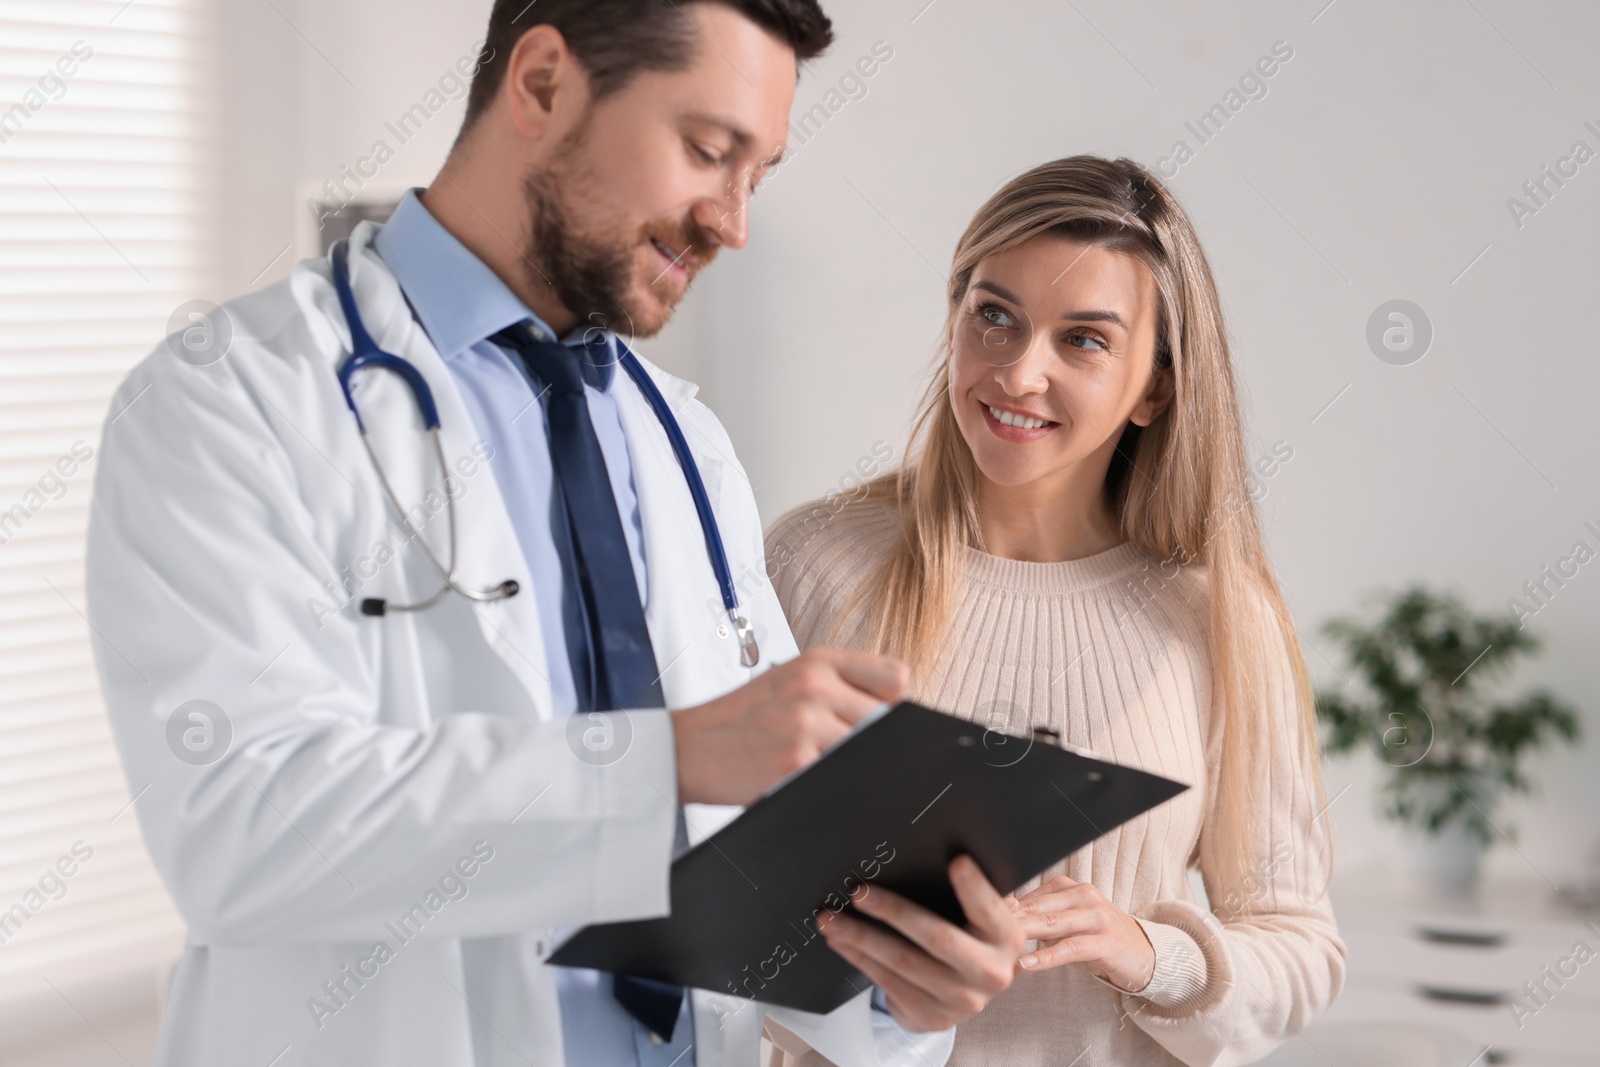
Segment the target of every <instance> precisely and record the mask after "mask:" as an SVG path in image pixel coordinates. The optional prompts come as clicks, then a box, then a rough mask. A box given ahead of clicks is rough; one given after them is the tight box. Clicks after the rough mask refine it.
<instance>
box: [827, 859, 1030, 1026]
mask: <svg viewBox="0 0 1600 1067" xmlns="http://www.w3.org/2000/svg"><path fill="white" fill-rule="evenodd" d="M950 884H951V885H952V886H954V887H955V891H956V898H957V899H958V900H960V901H961V909H962V910H963V911H964V912H965V913H966V916H967V925H966V926H965V927H960V926H956V925H954V924H952V923H949V922H946V921H945V920H944V919H941V918H940V917H939V916H937V915H935V914H934V913H933V912H931V911H928V910H927V909H926V908H922V907H919V906H918V905H916V904H913V903H911V901H909V900H907V899H906V898H905V897H902V896H900V895H899V894H897V893H891V892H889V891H888V890H887V889H880V888H878V887H876V886H867V887H865V888H864V889H862V890H861V892H860V893H858V894H856V895H855V896H853V897H852V898H851V901H852V903H854V904H855V906H856V908H857V909H858V910H860V911H861V912H863V913H865V914H867V915H870V916H871V917H872V918H874V919H877V920H878V921H880V922H882V923H885V924H886V925H888V926H890V927H891V928H892V930H893V931H898V933H895V932H892V931H891V930H883V929H880V928H879V927H876V926H873V925H871V924H869V923H865V922H863V921H861V920H860V919H856V918H853V917H851V916H849V915H846V914H844V913H842V912H841V913H831V912H824V913H823V915H822V917H821V918H819V920H818V922H817V926H818V928H819V929H821V930H822V932H823V936H824V937H826V938H827V939H828V946H829V947H830V948H832V949H833V950H834V951H835V952H837V953H838V954H839V955H841V956H843V957H844V958H845V959H847V960H849V961H850V963H852V964H853V965H855V967H856V968H858V969H859V970H860V971H861V972H862V973H863V974H865V975H866V976H867V977H868V978H871V979H872V981H873V982H874V983H876V984H877V986H878V988H880V989H882V990H883V995H884V999H885V1000H886V1001H888V1005H889V1013H890V1014H891V1015H893V1016H894V1017H895V1021H896V1022H898V1023H899V1024H900V1025H901V1026H903V1027H905V1028H906V1029H907V1030H910V1031H913V1032H917V1033H922V1032H927V1031H930V1030H946V1029H949V1028H950V1027H952V1026H955V1025H956V1024H958V1023H962V1022H965V1021H966V1020H968V1019H970V1018H972V1017H973V1016H974V1015H976V1014H978V1012H980V1011H982V1010H983V1009H984V1007H985V1006H986V1005H987V1004H988V1003H989V1001H990V1000H991V999H992V998H993V997H994V996H995V995H996V994H998V993H1002V992H1004V991H1005V990H1006V989H1007V988H1008V987H1009V986H1010V985H1011V980H1012V978H1014V977H1015V976H1016V973H1017V971H1016V959H1017V953H1019V952H1021V951H1022V946H1023V944H1024V943H1025V940H1026V939H1025V938H1024V936H1023V932H1022V924H1021V923H1020V922H1019V921H1018V919H1017V916H1016V915H1015V913H1014V912H1013V911H1012V908H1011V906H1010V905H1009V904H1008V903H1007V902H1006V900H1005V899H1004V898H1002V897H1001V896H1000V894H999V893H998V892H996V891H995V888H994V886H992V885H990V884H989V880H988V879H987V878H985V877H984V876H983V871H982V870H980V869H979V867H978V864H977V863H976V862H974V861H973V859H972V858H971V857H970V856H958V857H956V859H955V860H954V861H953V862H952V863H951V864H950Z"/></svg>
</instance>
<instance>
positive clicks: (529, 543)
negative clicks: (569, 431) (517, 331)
mask: <svg viewBox="0 0 1600 1067" xmlns="http://www.w3.org/2000/svg"><path fill="white" fill-rule="evenodd" d="M375 247H376V249H377V252H378V255H379V256H380V257H381V258H382V259H383V262H384V264H385V265H386V266H387V267H388V268H389V270H390V271H391V272H392V273H393V274H394V276H395V278H396V279H398V281H399V282H400V289H401V291H402V292H403V293H404V294H405V298H406V300H407V302H408V303H409V304H410V305H411V310H412V313H413V314H415V315H416V317H417V321H418V322H419V323H421V325H422V328H423V329H424V330H425V331H427V334H428V338H429V339H430V340H431V341H432V342H433V346H434V347H435V348H436V349H438V350H439V355H440V356H441V357H443V358H444V361H445V365H446V366H448V367H449V368H450V373H451V375H452V376H453V377H454V379H455V382H456V385H457V386H458V387H459V388H460V390H461V395H462V397H463V399H464V400H465V401H466V406H467V410H468V411H469V412H470V413H471V415H472V422H473V426H474V428H475V429H476V430H477V432H478V437H479V438H480V439H482V440H483V442H484V443H485V444H487V445H489V446H490V447H491V448H492V449H493V450H494V458H493V459H491V460H490V461H489V466H490V469H491V470H493V471H494V476H495V482H496V484H498V485H499V487H500V494H501V496H503V497H504V498H505V502H506V509H507V510H508V511H509V512H510V515H511V524H512V526H513V527H514V528H515V529H516V532H517V539H518V541H519V542H520V543H521V545H522V552H523V555H524V556H525V557H526V559H527V562H528V568H529V574H530V577H531V578H532V580H533V589H532V590H531V592H532V594H533V596H534V598H535V599H536V601H537V602H538V608H539V623H540V626H541V628H542V629H543V631H544V644H545V659H546V661H547V662H548V663H549V670H550V692H551V696H552V699H553V700H554V703H555V709H554V710H555V714H557V715H570V714H571V713H572V712H573V711H574V710H576V708H577V690H576V688H575V686H574V683H573V678H572V661H571V658H570V655H569V648H570V644H569V641H570V640H572V639H573V636H574V635H571V634H569V629H570V627H569V623H568V619H569V618H571V617H572V616H571V614H570V613H568V612H566V611H564V610H563V603H564V598H567V597H571V596H573V595H575V592H576V591H575V590H572V589H569V588H567V582H566V580H565V572H564V569H563V567H562V564H561V555H560V553H559V550H558V549H557V540H556V538H557V537H558V536H564V534H563V533H562V531H563V530H564V529H565V527H564V525H558V523H563V524H564V522H565V520H564V518H562V517H561V516H560V515H559V514H558V513H557V511H556V509H557V508H559V507H560V500H559V499H558V498H557V497H556V496H555V494H554V491H553V477H554V471H553V469H552V467H551V465H550V442H549V437H548V431H547V429H546V416H545V409H544V403H543V402H542V401H541V399H539V398H538V397H536V396H535V394H534V390H533V388H532V387H531V386H530V384H529V380H528V378H527V376H526V375H525V374H524V373H523V371H522V369H521V368H520V366H519V365H518V361H517V360H516V359H515V358H514V357H513V356H511V355H509V354H507V353H506V352H505V351H504V350H502V349H501V348H500V347H499V346H498V345H496V344H494V343H493V342H492V341H490V340H489V339H488V338H489V337H490V336H492V335H493V334H496V333H498V332H499V331H500V330H502V329H504V328H505V327H507V326H511V325H513V324H515V323H518V322H522V321H523V320H525V319H526V320H531V321H532V322H533V325H534V331H535V333H539V334H542V335H543V336H544V337H545V339H547V340H549V339H553V338H554V332H553V331H552V330H551V329H550V328H549V327H548V326H547V325H546V324H545V323H544V322H543V321H542V320H540V318H539V317H538V316H537V315H535V314H534V313H533V312H532V311H530V310H528V308H527V306H526V305H525V304H523V302H522V301H521V300H520V299H518V298H517V296H516V294H514V293H513V292H512V291H511V290H510V289H509V288H508V287H507V286H506V284H505V283H504V282H502V281H501V280H500V278H499V277H498V276H497V275H496V274H495V273H494V271H492V270H490V269H489V267H488V265H487V264H485V263H484V262H483V261H482V260H480V259H479V258H478V257H477V256H475V255H473V254H472V253H471V252H470V251H468V250H467V248H466V246H465V245H463V244H462V243H461V242H460V241H458V240H456V239H455V237H454V236H452V235H451V234H450V232H449V231H448V230H446V229H445V228H444V227H443V226H441V225H439V222H438V221H437V220H436V219H435V218H434V217H433V216H432V215H431V214H430V213H429V212H428V209H427V208H426V207H424V206H423V204H422V201H421V200H420V199H418V197H417V191H416V190H412V191H411V192H408V193H407V194H406V195H405V198H404V199H402V200H401V201H400V206H399V207H397V208H396V209H395V212H394V214H393V215H392V216H391V217H390V219H389V221H388V223H387V224H385V225H384V227H383V229H382V230H381V231H379V233H378V236H377V239H376V242H375ZM583 332H584V331H582V330H575V331H573V333H572V334H570V335H568V336H567V337H565V338H563V339H562V341H563V343H565V344H577V343H580V342H581V339H582V336H583ZM606 340H607V342H608V343H609V344H611V345H612V346H613V352H614V351H615V345H616V339H615V338H614V337H611V336H609V335H608V336H607V338H606ZM583 369H584V374H585V379H586V380H585V388H584V394H585V399H586V400H587V401H588V403H589V418H590V420H591V421H592V422H593V423H594V432H595V436H596V437H597V438H598V439H599V442H600V451H601V453H602V454H603V455H604V456H605V461H606V471H607V473H608V474H609V475H610V477H611V490H612V492H613V494H615V496H616V500H617V514H618V515H620V516H621V517H622V530H623V534H624V535H625V536H626V538H627V541H628V552H629V555H630V556H631V557H632V559H633V573H634V578H635V579H636V580H637V581H638V583H639V602H640V603H641V604H646V603H648V602H647V600H646V596H647V595H648V593H647V589H648V586H647V583H646V569H645V562H646V561H645V558H644V534H643V527H642V526H641V523H640V519H639V499H638V496H637V494H636V493H635V492H634V486H633V464H632V462H631V460H630V459H629V456H628V442H627V438H625V437H624V436H623V433H622V423H621V420H620V418H619V416H618V414H617V403H616V397H615V394H614V392H613V390H614V388H615V385H616V378H617V375H616V374H615V373H609V374H605V375H602V374H600V373H598V372H597V369H596V368H594V367H592V366H590V365H588V364H587V363H586V362H584V363H583ZM609 369H610V370H612V371H614V370H615V365H614V364H613V366H612V368H609ZM552 873H553V875H555V876H559V872H552ZM557 971H558V974H557V986H558V989H559V991H560V995H561V1022H562V1031H563V1035H564V1040H565V1043H566V1050H567V1064H568V1067H692V1065H693V1063H694V1059H695V1057H694V1056H693V1055H692V1053H690V1050H691V1049H692V1048H693V1045H694V1021H693V1015H692V1012H691V1011H690V1007H689V998H688V997H687V996H686V997H684V998H683V1005H684V1006H683V1011H682V1014H680V1015H679V1016H678V1025H677V1027H676V1029H675V1030H674V1032H673V1040H672V1041H670V1042H666V1043H661V1044H657V1043H656V1042H655V1041H654V1040H653V1039H652V1037H651V1035H650V1033H649V1031H648V1030H646V1029H645V1028H644V1027H643V1026H641V1025H640V1024H639V1023H638V1022H637V1021H636V1020H635V1019H634V1018H633V1017H632V1016H631V1015H629V1014H628V1013H627V1012H626V1011H624V1010H623V1008H622V1006H621V1005H620V1004H618V1003H617V1002H616V999H615V998H614V997H612V995H611V976H610V975H608V974H601V973H600V972H598V971H584V970H573V969H569V968H564V967H563V968H557ZM685 1053H690V1054H689V1055H685Z"/></svg>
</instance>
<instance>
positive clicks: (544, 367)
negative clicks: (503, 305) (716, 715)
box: [491, 322, 684, 1041]
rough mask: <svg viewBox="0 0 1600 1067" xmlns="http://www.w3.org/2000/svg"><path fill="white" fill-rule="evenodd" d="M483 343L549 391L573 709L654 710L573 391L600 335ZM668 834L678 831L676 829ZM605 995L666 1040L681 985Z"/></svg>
mask: <svg viewBox="0 0 1600 1067" xmlns="http://www.w3.org/2000/svg"><path fill="white" fill-rule="evenodd" d="M491 340H493V341H494V342H495V343H496V344H498V345H500V346H501V347H503V348H505V349H507V350H509V351H511V352H514V353H516V355H518V356H519V357H521V359H522V364H523V367H524V368H525V369H526V370H527V372H528V374H529V375H530V376H531V377H533V378H536V379H538V380H539V381H541V382H543V383H544V384H545V386H546V387H547V389H548V391H549V393H550V398H549V400H548V401H547V403H546V407H545V412H546V418H547V420H548V423H549V428H550V463H551V466H552V467H553V468H554V471H555V485H556V488H557V491H558V494H559V497H560V499H561V502H562V505H563V508H564V511H565V514H566V531H565V533H566V535H567V536H566V537H565V538H562V537H557V539H556V540H557V544H558V547H559V548H560V550H561V554H562V556H563V564H564V565H565V567H566V571H567V574H568V576H569V578H570V579H572V580H573V581H574V584H575V585H576V590H575V591H576V593H577V595H576V596H575V597H572V598H571V601H572V610H573V611H574V612H575V614H576V615H577V616H578V619H577V621H578V623H579V625H577V626H574V627H572V628H571V629H572V630H573V631H574V632H576V633H580V634H582V635H584V636H585V637H586V640H585V641H583V642H581V644H582V646H583V647H580V648H571V649H569V652H570V653H571V655H572V659H573V682H574V684H575V686H576V688H577V691H578V711H579V712H586V711H614V710H617V709H619V708H659V707H662V706H663V704H664V702H665V701H664V698H663V697H662V693H661V675H660V671H658V670H657V669H656V658H655V651H654V649H653V648H652V647H651V644H650V631H649V630H648V628H647V627H646V626H645V619H644V606H643V605H642V604H641V603H640V602H639V586H638V583H637V581H636V580H635V578H634V573H633V558H632V556H631V555H630V554H629V552H628V541H627V537H626V536H625V535H624V534H623V530H622V518H621V516H620V515H619V514H618V512H617V499H616V496H615V495H614V494H613V493H612V491H611V477H610V474H609V473H608V472H607V470H606V461H605V455H604V453H602V452H601V451H600V441H599V439H598V438H597V437H595V433H594V424H593V423H592V422H590V420H589V402H588V400H587V398H586V397H585V396H584V392H583V367H582V365H581V364H580V362H579V360H580V359H582V358H584V357H585V356H587V357H588V358H589V360H590V361H591V364H592V365H593V366H595V367H597V368H600V369H601V371H602V375H609V374H610V373H611V372H612V371H613V370H614V367H613V366H612V365H611V359H610V352H609V346H608V345H607V343H606V341H605V339H604V337H603V336H602V337H601V338H599V339H598V340H597V341H596V342H594V343H592V344H590V345H588V346H586V347H585V348H583V349H580V348H575V347H572V346H569V345H563V344H555V343H552V342H548V341H540V340H538V339H537V338H535V337H534V335H533V331H532V330H531V329H530V327H529V324H528V323H527V322H521V323H518V324H517V325H515V326H511V327H508V328H507V329H505V330H502V331H501V332H500V333H498V334H496V335H495V336H494V337H493V338H491ZM678 832H679V835H680V836H681V835H682V833H683V829H682V827H681V826H680V827H679V831H678ZM612 993H613V995H614V996H615V997H616V999H617V1003H619V1004H621V1005H622V1007H623V1008H625V1009H626V1010H627V1012H628V1014H630V1015H632V1016H633V1017H634V1018H635V1019H637V1020H639V1022H640V1023H642V1024H643V1025H644V1026H645V1027H647V1028H648V1029H649V1030H650V1031H651V1032H652V1033H654V1034H656V1035H657V1036H659V1037H660V1038H661V1039H662V1040H663V1041H671V1040H672V1034H673V1031H674V1030H675V1029H676V1028H677V1023H678V1015H679V1013H680V1011H681V1009H682V1006H683V993H684V990H683V987H682V986H677V985H670V984H668V983H666V982H657V981H652V980H651V979H648V978H634V977H631V976H629V975H621V974H619V975H614V976H613V985H612Z"/></svg>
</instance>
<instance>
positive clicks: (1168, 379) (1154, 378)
mask: <svg viewBox="0 0 1600 1067" xmlns="http://www.w3.org/2000/svg"><path fill="white" fill-rule="evenodd" d="M1175 388H1176V381H1175V379H1174V378H1173V376H1172V368H1171V367H1165V368H1162V367H1157V368H1156V372H1155V373H1154V374H1152V375H1151V376H1150V385H1149V387H1148V388H1146V389H1145V391H1144V396H1143V397H1142V398H1141V399H1140V401H1139V403H1138V404H1137V405H1135V407H1134V409H1133V411H1132V413H1131V414H1129V416H1128V421H1129V422H1131V423H1133V424H1134V425H1135V426H1149V425H1150V424H1151V423H1152V422H1155V421H1156V420H1157V419H1159V418H1160V417H1161V413H1162V412H1164V411H1166V410H1167V407H1168V405H1170V404H1171V403H1172V395H1173V393H1174V391H1175Z"/></svg>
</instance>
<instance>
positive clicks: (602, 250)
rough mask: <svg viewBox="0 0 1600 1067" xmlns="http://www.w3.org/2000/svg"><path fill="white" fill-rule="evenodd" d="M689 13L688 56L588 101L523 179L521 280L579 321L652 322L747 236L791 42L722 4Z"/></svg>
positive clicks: (654, 327)
mask: <svg viewBox="0 0 1600 1067" xmlns="http://www.w3.org/2000/svg"><path fill="white" fill-rule="evenodd" d="M684 11H685V12H686V17H688V18H691V19H692V20H693V21H694V22H695V23H696V24H697V29H698V31H699V32H698V35H697V36H698V39H699V41H700V44H699V47H698V49H697V53H696V56H695V58H694V60H693V62H692V63H691V65H690V66H689V67H687V68H686V69H683V70H680V71H671V72H655V71H646V72H644V73H641V74H639V75H638V76H637V77H636V78H635V79H634V80H633V81H632V82H630V83H629V84H628V85H627V86H626V87H625V88H623V89H622V90H620V91H618V92H616V93H614V94H612V95H610V96H608V97H605V98H604V99H602V100H601V101H599V102H598V103H596V104H594V105H592V107H591V109H590V111H589V113H588V115H587V117H586V119H585V120H584V121H583V123H582V124H581V125H580V127H579V128H577V129H576V130H575V131H574V132H573V133H572V134H571V135H570V136H569V137H568V138H567V141H566V142H565V143H564V144H563V145H562V146H561V148H560V149H558V150H557V151H556V152H555V153H553V155H552V159H551V162H550V163H548V164H546V165H545V166H543V167H540V168H538V169H537V170H535V171H534V172H533V173H531V174H530V175H528V177H527V179H526V182H525V191H526V194H527V197H528V200H529V208H530V213H531V217H532V220H533V221H532V233H531V234H530V247H531V253H530V255H529V257H528V258H529V260H530V261H531V262H530V263H529V264H528V268H529V272H530V273H529V280H530V282H531V283H533V284H544V283H545V282H548V283H549V284H550V285H551V286H552V287H553V288H554V289H555V291H556V295H557V297H558V298H559V299H560V300H561V303H562V305H563V306H564V307H566V308H567V310H569V311H571V312H572V313H573V315H574V316H575V317H576V318H577V319H578V322H579V323H580V324H581V325H587V326H598V327H602V328H605V329H611V330H615V331H617V332H619V333H623V334H626V335H629V336H635V337H651V336H654V335H655V334H656V333H658V332H659V331H660V330H661V328H662V327H663V326H665V325H666V324H667V321H668V319H670V318H671V316H672V311H673V308H675V307H676V306H677V304H678V301H680V300H682V299H683V296H684V294H685V293H686V292H687V291H688V288H689V285H690V283H691V282H692V281H693V280H694V277H695V275H697V274H698V273H699V272H700V271H701V270H703V269H704V268H705V267H706V265H707V264H709V263H710V262H711V260H712V259H713V258H715V257H716V254H717V252H718V251H719V250H720V249H721V248H722V247H723V246H724V245H728V246H731V247H733V248H742V247H744V245H745V242H746V239H747V210H748V206H749V201H750V197H751V195H752V193H753V192H754V190H755V187H756V184H757V183H758V182H759V181H760V180H761V178H762V177H763V176H764V175H765V174H766V173H767V171H768V170H769V169H770V168H771V167H772V166H774V165H775V164H776V163H777V162H778V160H779V158H780V157H781V156H782V154H783V148H784V143H785V138H786V136H787V125H788V120H789V107H790V105H791V104H792V103H793V101H794V87H795V58H794V53H793V52H792V51H791V50H790V49H789V47H788V46H787V45H785V44H783V43H781V42H780V41H778V40H776V39H775V38H773V37H771V36H769V35H768V34H767V33H766V32H765V31H764V30H762V29H761V28H759V27H758V26H756V25H755V24H754V23H752V22H750V21H749V20H747V19H745V18H744V17H742V16H741V15H739V14H737V13H736V12H734V11H733V10H731V9H729V8H726V7H722V6H720V5H715V4H688V5H685V7H684Z"/></svg>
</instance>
